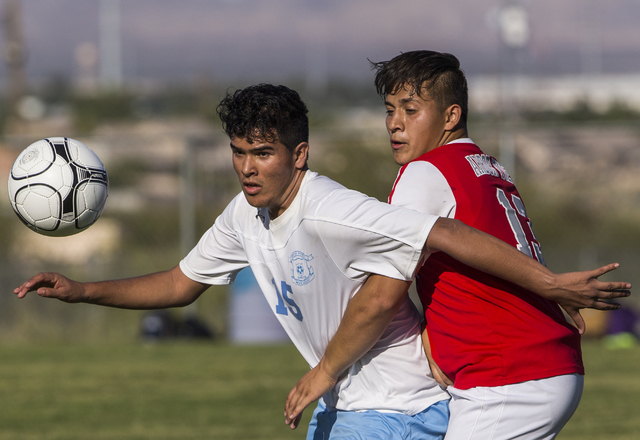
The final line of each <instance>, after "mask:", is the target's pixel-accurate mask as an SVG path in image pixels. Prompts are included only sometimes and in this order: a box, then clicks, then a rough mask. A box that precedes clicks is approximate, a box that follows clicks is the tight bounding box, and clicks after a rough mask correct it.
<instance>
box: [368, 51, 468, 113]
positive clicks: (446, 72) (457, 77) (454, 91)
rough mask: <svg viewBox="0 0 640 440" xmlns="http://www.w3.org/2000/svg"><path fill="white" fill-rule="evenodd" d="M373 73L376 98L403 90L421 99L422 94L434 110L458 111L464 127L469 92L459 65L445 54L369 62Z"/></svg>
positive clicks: (419, 53) (422, 53)
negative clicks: (404, 88) (432, 102)
mask: <svg viewBox="0 0 640 440" xmlns="http://www.w3.org/2000/svg"><path fill="white" fill-rule="evenodd" d="M371 67H372V69H374V70H375V71H376V78H375V85H376V91H377V92H378V95H380V96H382V97H385V96H387V95H389V94H394V93H397V92H398V91H399V90H400V89H402V88H403V87H407V89H408V91H409V93H411V94H414V93H415V94H417V95H418V96H420V97H421V98H424V97H425V96H423V95H422V93H423V92H425V91H426V93H427V94H428V97H429V98H431V99H433V100H434V101H435V102H436V105H437V106H438V110H440V111H444V110H445V109H446V108H448V107H449V106H451V105H453V104H457V105H459V106H460V108H461V109H462V121H463V123H465V124H466V122H467V112H468V100H469V92H468V89H467V80H466V78H465V76H464V72H463V71H462V69H460V61H458V59H457V58H456V57H455V56H453V55H451V54H449V53H440V52H433V51H430V50H416V51H413V52H405V53H402V54H400V55H398V56H396V57H395V58H393V59H391V60H389V61H382V62H379V63H374V62H371Z"/></svg>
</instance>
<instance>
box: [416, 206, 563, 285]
mask: <svg viewBox="0 0 640 440" xmlns="http://www.w3.org/2000/svg"><path fill="white" fill-rule="evenodd" d="M435 250H437V251H442V252H445V253H446V254H448V255H450V256H451V257H453V258H455V259H456V260H458V261H460V262H462V263H464V264H466V265H468V266H471V267H473V268H475V269H478V270H481V271H483V272H486V273H489V274H491V275H495V276H497V277H499V278H502V279H504V280H507V281H510V282H512V283H515V284H517V285H519V286H520V287H523V288H525V289H528V290H530V291H533V292H535V293H537V294H539V295H542V296H549V295H550V290H551V289H552V287H553V281H554V276H555V274H554V273H553V272H551V271H550V270H549V269H547V268H546V267H545V266H543V265H542V264H540V263H538V262H537V261H536V260H534V259H533V258H530V257H528V256H526V255H525V254H523V253H522V252H519V251H518V250H517V249H516V248H514V247H513V246H511V245H509V244H507V243H505V242H503V241H502V240H499V239H497V238H495V237H493V236H491V235H489V234H485V233H484V232H481V231H478V230H477V229H474V228H471V227H469V226H466V225H465V224H464V223H462V222H460V221H457V220H451V219H444V218H441V219H439V220H438V221H437V222H436V223H435V225H434V227H433V229H432V230H431V233H430V234H429V237H428V239H427V251H429V252H431V251H435ZM427 264H429V263H428V261H427Z"/></svg>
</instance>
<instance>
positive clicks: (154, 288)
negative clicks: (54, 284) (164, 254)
mask: <svg viewBox="0 0 640 440" xmlns="http://www.w3.org/2000/svg"><path fill="white" fill-rule="evenodd" d="M81 285H82V287H83V289H84V295H83V302H87V303H90V304H98V305H103V306H110V307H118V308H126V309H159V308H168V307H177V306H183V305H186V304H189V303H190V302H192V301H190V299H191V298H190V296H189V295H185V294H182V293H180V292H179V290H178V289H177V288H176V283H175V280H174V279H173V274H172V271H164V272H158V273H154V274H149V275H144V276H141V277H136V278H128V279H122V280H112V281H100V282H87V283H81ZM193 300H195V298H193Z"/></svg>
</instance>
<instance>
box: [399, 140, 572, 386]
mask: <svg viewBox="0 0 640 440" xmlns="http://www.w3.org/2000/svg"><path fill="white" fill-rule="evenodd" d="M389 202H390V203H393V204H396V205H401V206H405V207H409V208H413V209H417V210H419V211H422V212H427V213H429V214H435V215H440V216H446V217H450V218H456V219H459V220H461V221H462V222H464V223H465V224H467V225H469V226H473V227H474V228H477V229H479V230H481V231H484V232H486V233H488V234H491V235H493V236H495V237H497V238H499V239H501V240H503V241H505V242H507V243H509V244H511V245H513V246H515V247H516V248H517V249H518V250H520V251H522V252H524V253H525V254H527V255H529V256H531V257H533V258H536V259H538V260H539V261H540V262H541V263H543V264H544V261H543V260H542V254H541V252H540V245H539V243H538V241H537V240H536V238H535V236H534V234H533V231H532V229H531V222H530V220H529V218H528V217H527V215H526V211H525V209H524V204H523V203H522V199H521V197H520V194H518V191H517V189H516V187H515V185H514V184H513V182H512V180H511V177H510V176H509V174H508V173H507V172H506V170H505V169H504V167H502V166H501V165H500V164H499V163H498V161H497V160H496V159H494V158H493V157H491V156H488V155H486V154H484V153H483V152H482V151H481V150H480V149H479V148H478V147H477V146H476V145H474V144H473V143H471V142H470V140H469V139H466V140H464V141H463V142H460V141H456V142H454V143H450V144H447V145H444V146H442V147H439V148H436V149H435V150H432V151H430V152H428V153H426V154H424V155H422V156H420V157H419V158H417V159H416V160H414V161H412V162H409V163H408V164H406V165H404V166H403V167H402V168H401V169H400V172H399V174H398V177H397V179H396V182H395V184H394V187H393V190H392V192H391V195H390V196H389ZM429 211H430V212H429ZM417 290H418V294H419V296H420V300H421V301H422V304H423V306H424V309H425V317H426V320H427V326H428V331H429V338H430V341H431V350H432V353H433V357H434V360H435V361H436V362H437V363H438V365H439V366H440V368H441V369H442V370H443V371H444V372H445V373H446V374H447V375H448V376H449V377H451V378H452V379H453V380H454V383H455V387H456V388H459V389H468V388H472V387H477V386H501V385H507V384H513V383H518V382H524V381H528V380H534V379H543V378H547V377H552V376H559V375H563V374H571V373H578V374H584V367H583V365H582V354H581V350H580V335H579V333H578V331H577V329H576V328H575V327H574V326H572V325H571V324H569V323H568V322H567V320H566V319H565V316H564V314H563V312H562V310H561V309H560V307H559V306H558V304H557V303H555V302H553V301H549V300H547V299H545V298H543V297H541V296H538V295H536V294H534V293H532V292H529V291H527V290H525V289H522V288H520V287H518V286H515V285H514V284H511V283H509V282H507V281H504V280H501V279H499V278H496V277H493V276H491V275H488V274H485V273H483V272H480V271H477V270H475V269H473V268H471V267H469V266H466V265H464V264H462V263H460V262H458V261H457V260H455V259H453V258H451V257H449V256H448V255H445V254H444V253H442V252H438V253H436V254H433V255H431V256H430V257H429V259H428V260H427V262H426V263H425V265H424V266H423V267H422V268H421V269H420V271H419V273H418V276H417Z"/></svg>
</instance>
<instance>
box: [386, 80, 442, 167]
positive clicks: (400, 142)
mask: <svg viewBox="0 0 640 440" xmlns="http://www.w3.org/2000/svg"><path fill="white" fill-rule="evenodd" d="M422 95H423V97H420V96H418V95H417V94H415V93H414V94H411V93H409V91H408V90H407V88H406V87H404V88H402V89H400V90H398V91H397V92H396V93H394V94H389V95H387V97H386V99H385V106H386V108H387V119H386V124H387V131H388V132H389V137H390V140H391V149H392V151H393V158H394V160H395V161H396V163H397V164H398V165H404V164H406V163H408V162H410V161H412V160H414V159H416V158H418V157H420V156H422V155H423V154H424V153H426V152H428V151H431V150H433V149H435V148H437V147H439V146H441V145H442V143H443V141H444V139H445V123H446V115H445V112H441V111H439V110H438V108H437V106H436V103H435V102H434V101H433V100H432V99H431V98H429V97H428V94H427V93H424V92H423V93H422Z"/></svg>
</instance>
